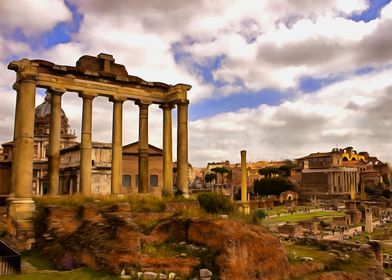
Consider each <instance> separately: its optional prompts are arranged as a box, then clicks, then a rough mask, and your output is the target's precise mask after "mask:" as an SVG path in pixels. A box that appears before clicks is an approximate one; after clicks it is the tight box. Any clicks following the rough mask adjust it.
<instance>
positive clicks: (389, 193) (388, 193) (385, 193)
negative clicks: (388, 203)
mask: <svg viewBox="0 0 392 280" xmlns="http://www.w3.org/2000/svg"><path fill="white" fill-rule="evenodd" d="M382 196H383V197H385V198H391V197H392V191H391V190H388V189H385V190H383V191H382Z"/></svg>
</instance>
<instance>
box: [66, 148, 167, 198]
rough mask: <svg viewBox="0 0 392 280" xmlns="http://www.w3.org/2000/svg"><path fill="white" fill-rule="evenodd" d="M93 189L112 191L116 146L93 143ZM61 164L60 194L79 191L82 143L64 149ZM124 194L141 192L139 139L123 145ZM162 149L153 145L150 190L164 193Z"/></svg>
mask: <svg viewBox="0 0 392 280" xmlns="http://www.w3.org/2000/svg"><path fill="white" fill-rule="evenodd" d="M92 146H93V147H92V170H91V193H95V194H110V193H111V190H110V187H111V165H112V163H111V160H112V146H111V144H108V143H98V142H93V143H92ZM60 154H61V164H60V194H72V193H77V192H79V178H80V144H77V145H74V146H71V147H68V148H65V149H62V150H61V151H60ZM122 159H123V160H122V170H123V171H122V174H123V175H122V176H123V180H122V190H121V193H123V194H136V193H138V186H139V178H138V142H134V143H131V144H128V145H125V146H123V156H122ZM162 166H163V156H162V150H161V149H159V148H157V147H155V146H153V145H149V161H148V174H149V186H150V193H153V194H161V192H162V187H163V171H162Z"/></svg>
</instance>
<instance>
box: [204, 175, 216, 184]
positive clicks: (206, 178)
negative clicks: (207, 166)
mask: <svg viewBox="0 0 392 280" xmlns="http://www.w3.org/2000/svg"><path fill="white" fill-rule="evenodd" d="M214 180H216V174H214V173H207V174H206V175H205V176H204V181H205V182H206V183H211V182H212V181H214Z"/></svg>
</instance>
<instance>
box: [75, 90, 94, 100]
mask: <svg viewBox="0 0 392 280" xmlns="http://www.w3.org/2000/svg"><path fill="white" fill-rule="evenodd" d="M97 96H98V94H96V93H93V92H87V91H83V92H79V97H81V98H83V99H91V100H92V99H94V98H95V97H97Z"/></svg>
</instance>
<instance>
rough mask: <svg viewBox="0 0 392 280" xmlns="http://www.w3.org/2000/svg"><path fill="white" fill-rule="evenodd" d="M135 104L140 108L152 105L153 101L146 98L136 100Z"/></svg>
mask: <svg viewBox="0 0 392 280" xmlns="http://www.w3.org/2000/svg"><path fill="white" fill-rule="evenodd" d="M135 104H136V105H138V106H139V107H140V108H148V106H150V105H151V102H150V101H145V100H136V101H135Z"/></svg>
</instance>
